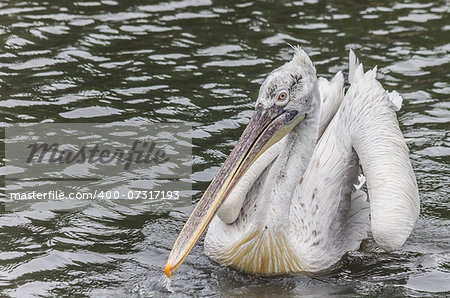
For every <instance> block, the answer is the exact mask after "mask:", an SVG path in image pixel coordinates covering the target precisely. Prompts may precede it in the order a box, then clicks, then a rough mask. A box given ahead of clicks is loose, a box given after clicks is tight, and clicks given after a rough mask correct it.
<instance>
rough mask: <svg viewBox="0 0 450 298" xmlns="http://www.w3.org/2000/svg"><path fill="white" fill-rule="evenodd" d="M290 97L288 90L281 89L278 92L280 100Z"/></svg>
mask: <svg viewBox="0 0 450 298" xmlns="http://www.w3.org/2000/svg"><path fill="white" fill-rule="evenodd" d="M287 97H288V94H287V92H286V91H281V92H280V93H279V94H278V100H280V101H282V100H286V98H287Z"/></svg>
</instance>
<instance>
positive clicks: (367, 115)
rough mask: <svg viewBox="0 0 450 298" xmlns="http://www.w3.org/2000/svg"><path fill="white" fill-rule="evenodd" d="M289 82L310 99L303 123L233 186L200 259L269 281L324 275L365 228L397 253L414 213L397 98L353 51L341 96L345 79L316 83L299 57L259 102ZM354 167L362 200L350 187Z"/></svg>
mask: <svg viewBox="0 0 450 298" xmlns="http://www.w3.org/2000/svg"><path fill="white" fill-rule="evenodd" d="M292 74H295V75H297V76H301V77H302V78H303V79H302V80H303V81H304V82H303V81H302V84H303V90H301V92H303V93H301V92H300V91H296V92H297V93H298V94H297V96H299V97H300V96H303V97H305V98H306V101H307V102H308V98H307V97H308V96H310V99H311V100H312V102H309V103H308V104H309V105H310V106H308V107H305V109H307V117H306V118H305V120H304V121H303V122H301V123H300V124H298V125H297V126H296V127H295V128H294V129H293V130H292V131H291V132H290V133H289V134H288V135H286V136H285V137H284V138H283V139H282V140H281V141H279V142H278V143H276V144H275V145H273V146H272V147H270V148H269V149H268V150H267V151H266V152H264V153H263V154H262V155H261V156H260V157H259V158H258V159H257V160H256V162H254V163H253V164H252V166H251V167H250V168H249V170H248V171H247V172H246V173H245V174H244V176H243V177H242V178H241V179H240V181H239V182H238V184H237V185H236V187H235V188H234V189H233V191H232V192H231V193H230V195H229V196H228V198H227V199H226V200H225V202H224V203H223V205H222V207H221V208H220V209H219V212H218V216H216V217H214V219H213V220H212V222H211V224H210V226H209V230H208V232H207V235H206V238H205V252H206V253H207V254H208V255H209V256H210V257H211V258H213V259H215V260H217V261H218V262H220V263H223V264H225V265H230V266H233V267H236V268H237V269H239V270H242V271H246V272H252V273H257V274H274V273H284V272H297V271H313V272H314V271H319V270H323V269H326V268H328V267H330V266H332V265H333V264H335V263H336V262H338V261H339V259H340V258H341V257H342V255H343V254H344V253H345V252H347V251H350V250H355V249H357V248H358V247H359V245H360V242H361V240H362V239H363V238H365V237H367V232H368V230H369V227H370V228H371V230H372V234H373V237H374V239H375V241H376V242H377V243H378V245H380V246H381V247H382V248H384V249H386V250H392V249H398V248H399V247H401V246H402V245H403V243H404V242H405V240H406V239H407V237H408V236H409V234H410V233H411V230H412V228H413V226H414V223H415V222H416V220H417V217H418V214H419V197H418V190H417V184H416V180H415V176H414V172H413V169H412V166H411V163H410V161H409V157H408V148H407V146H406V144H405V141H404V139H403V136H402V133H401V131H400V129H399V126H398V122H397V119H396V115H395V112H394V110H398V109H400V107H401V102H402V99H401V97H400V95H399V94H398V93H397V92H395V91H394V92H390V93H388V92H386V91H385V90H384V89H383V88H382V86H381V85H380V83H379V82H378V81H377V80H376V68H374V69H372V70H370V71H368V72H366V73H364V70H363V66H362V64H359V61H358V59H357V58H356V56H355V55H354V53H353V51H350V56H349V82H350V83H351V85H350V87H349V89H348V91H347V92H346V94H345V97H344V86H343V85H344V78H343V75H342V73H340V72H339V73H337V74H336V76H335V77H334V78H333V79H332V80H331V81H330V82H328V81H327V80H326V79H323V78H319V79H318V80H316V78H315V69H314V67H313V66H312V63H311V62H310V60H309V57H308V56H307V55H306V53H304V52H303V51H302V50H300V49H296V54H295V56H294V59H293V60H292V61H291V62H289V63H287V64H286V65H284V66H282V67H280V68H279V69H277V70H276V71H274V72H272V74H271V75H270V76H269V77H268V79H267V80H266V81H265V82H264V83H263V85H262V87H261V90H260V94H259V98H258V102H260V103H262V104H263V105H265V106H269V105H270V102H267V99H266V98H267V97H266V96H265V94H266V90H268V89H270V88H271V86H272V85H275V86H278V85H280V84H283V83H284V80H288V79H286V78H289V76H292ZM319 93H320V99H319V98H318V97H319ZM291 96H294V95H291ZM359 163H361V166H362V170H363V173H364V175H365V176H366V179H367V189H368V193H369V201H368V200H367V196H366V194H365V193H364V192H363V191H361V190H359V189H357V188H355V186H354V185H355V184H358V175H359V174H360V167H359ZM369 202H370V204H369ZM369 205H370V214H371V215H370V216H371V222H370V223H369Z"/></svg>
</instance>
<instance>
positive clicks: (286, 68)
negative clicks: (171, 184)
mask: <svg viewBox="0 0 450 298" xmlns="http://www.w3.org/2000/svg"><path fill="white" fill-rule="evenodd" d="M319 104H320V98H319V92H318V87H317V77H316V70H315V68H314V66H313V64H312V62H311V60H310V59H309V57H308V55H307V54H306V53H305V52H304V51H303V50H301V49H300V48H295V55H294V57H293V59H292V60H291V61H290V62H287V63H286V64H284V65H282V66H281V67H279V68H277V69H275V70H274V71H272V72H271V73H270V74H269V76H268V77H267V78H266V80H265V81H264V82H263V84H262V85H261V88H260V90H259V94H258V99H257V101H256V108H255V112H254V114H253V116H252V118H251V119H250V122H249V124H248V125H247V127H246V129H245V130H244V132H243V134H242V136H241V138H240V139H239V142H238V144H237V145H236V147H235V148H234V149H233V151H232V152H231V154H230V155H229V156H228V158H227V160H226V161H225V163H224V164H223V166H222V168H221V169H220V170H219V172H218V173H217V175H216V176H215V178H214V179H213V181H212V182H211V184H210V185H209V187H208V189H207V190H206V191H205V193H204V194H203V196H202V198H201V199H200V201H199V202H198V204H197V206H196V207H195V209H194V210H193V212H192V214H191V216H190V217H189V219H188V220H187V222H186V224H185V225H184V228H183V229H182V231H181V233H180V235H179V236H178V238H177V240H176V241H175V244H174V246H173V248H172V251H171V253H170V256H169V259H168V261H167V264H166V266H165V268H164V272H165V273H166V275H167V276H171V275H172V274H173V272H174V271H175V270H176V269H177V268H178V267H179V266H180V265H181V263H182V262H183V261H184V259H185V258H186V256H187V255H188V254H189V252H190V251H191V249H192V247H193V246H194V245H195V243H196V242H197V241H198V240H199V238H200V237H201V236H202V235H203V233H204V232H205V231H206V229H207V228H208V225H209V224H210V222H211V220H212V219H213V217H214V216H215V215H216V214H217V212H218V210H219V208H220V207H221V205H222V204H223V202H224V201H225V200H226V199H227V197H228V195H229V194H230V192H231V191H232V190H233V188H234V187H235V186H236V184H237V183H238V182H239V180H240V179H241V178H242V176H243V175H244V174H245V173H246V171H247V170H248V169H249V168H250V166H251V165H252V164H253V163H254V162H255V161H256V160H257V159H258V158H259V157H260V156H261V154H263V153H264V152H265V151H266V150H267V149H269V148H270V147H271V146H272V145H273V144H275V143H277V142H278V141H279V140H281V139H282V138H283V137H285V136H286V135H287V134H288V133H290V132H291V131H292V130H293V129H294V128H295V127H296V126H297V125H298V124H299V123H300V122H301V121H303V120H304V119H305V118H306V117H308V114H309V113H311V112H312V111H313V110H314V109H316V108H317V106H318V105H319Z"/></svg>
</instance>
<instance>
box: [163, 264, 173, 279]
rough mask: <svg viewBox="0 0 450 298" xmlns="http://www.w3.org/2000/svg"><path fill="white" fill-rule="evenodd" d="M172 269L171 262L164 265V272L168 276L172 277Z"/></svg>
mask: <svg viewBox="0 0 450 298" xmlns="http://www.w3.org/2000/svg"><path fill="white" fill-rule="evenodd" d="M171 269H172V266H170V264H169V263H167V264H166V266H164V273H165V274H166V276H167V277H171V276H172V275H173V274H172V272H171Z"/></svg>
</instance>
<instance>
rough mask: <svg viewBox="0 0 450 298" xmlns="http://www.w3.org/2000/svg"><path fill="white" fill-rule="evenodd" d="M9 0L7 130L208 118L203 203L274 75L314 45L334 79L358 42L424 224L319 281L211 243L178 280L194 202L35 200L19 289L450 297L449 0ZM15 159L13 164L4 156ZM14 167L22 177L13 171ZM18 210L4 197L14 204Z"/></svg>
mask: <svg viewBox="0 0 450 298" xmlns="http://www.w3.org/2000/svg"><path fill="white" fill-rule="evenodd" d="M362 2H363V1H354V2H352V1H336V2H335V3H334V2H333V3H331V2H330V1H315V0H307V1H294V2H291V1H283V2H282V1H267V2H262V1H249V2H237V1H228V2H225V1H213V0H184V1H171V2H157V1H113V0H108V1H106V0H105V1H64V0H58V1H55V0H52V1H36V2H31V1H1V2H0V41H1V42H0V115H1V118H0V126H1V127H8V126H9V125H11V124H12V123H16V122H42V121H54V122H63V123H78V122H102V123H110V122H123V123H128V122H130V121H131V122H133V121H134V122H136V121H137V122H179V121H181V122H184V123H187V124H189V125H193V126H194V128H195V134H194V138H193V142H194V144H195V147H194V149H193V153H194V168H193V172H194V173H193V175H192V181H193V186H192V187H193V189H194V195H193V201H194V202H196V201H197V200H198V199H199V197H200V195H201V193H202V191H204V190H205V188H206V187H207V185H208V182H209V181H210V179H212V177H213V175H214V173H215V172H216V171H217V170H218V167H219V166H220V165H221V163H222V162H223V161H224V159H225V157H226V155H227V154H228V153H229V152H230V150H231V148H232V147H233V145H234V144H235V141H236V140H237V139H238V137H239V135H240V133H241V132H242V130H243V128H244V126H245V124H246V123H247V122H248V120H249V117H250V116H251V114H252V109H253V103H254V100H255V99H256V95H257V90H258V88H259V85H260V84H261V82H262V81H263V79H264V78H265V76H266V75H267V74H268V73H269V72H270V71H271V70H272V69H274V68H275V67H277V66H279V65H280V64H282V63H283V62H285V61H287V60H289V59H290V57H291V55H292V51H291V49H290V47H289V46H288V45H287V43H290V44H293V45H295V44H299V45H301V46H302V47H304V48H305V49H306V51H307V52H308V53H309V55H310V56H311V59H312V60H313V61H314V63H315V65H316V68H317V71H318V74H319V75H320V76H324V77H327V78H329V77H331V76H332V75H333V74H334V73H335V72H337V71H339V70H343V71H344V73H346V70H347V58H346V57H347V55H348V49H349V48H353V49H355V51H356V54H357V55H358V56H359V58H360V59H361V60H362V61H363V62H364V64H365V65H366V67H373V66H375V65H378V69H379V80H380V81H381V82H382V84H383V85H384V86H385V88H386V89H388V90H392V89H396V90H397V91H399V92H400V93H401V94H402V96H403V97H404V99H405V101H404V107H403V109H402V110H401V111H400V112H399V113H398V118H399V121H400V125H401V129H402V131H403V133H404V135H405V137H406V139H407V143H408V146H409V147H410V150H411V159H412V163H413V166H414V168H415V171H416V175H417V179H418V184H419V190H420V197H421V204H422V205H421V206H422V210H421V216H420V219H419V221H418V223H417V225H416V228H415V230H414V231H413V233H412V235H411V237H410V238H409V240H408V241H407V242H406V244H405V246H404V248H403V249H402V250H401V251H396V252H393V253H384V252H382V251H380V250H379V249H377V248H376V246H375V245H374V243H373V241H372V240H371V239H368V240H367V241H365V242H364V243H363V247H362V248H361V250H360V251H357V252H354V253H351V254H349V255H348V256H345V257H344V259H343V260H342V264H341V266H340V267H339V268H338V269H336V270H334V271H332V272H331V273H328V274H326V275H322V276H319V277H314V278H312V277H306V276H297V277H276V278H260V277H254V276H247V275H244V274H241V273H238V272H236V271H234V270H231V269H228V268H223V267H220V266H218V265H217V264H215V263H213V262H211V261H210V260H209V259H208V258H206V257H205V255H204V254H203V252H202V246H201V245H197V246H196V247H195V248H194V250H193V252H192V253H191V254H190V256H189V257H188V258H187V259H186V262H185V263H184V265H183V266H182V267H181V268H180V269H179V270H178V271H177V272H176V274H175V276H174V277H173V278H172V280H171V285H170V287H165V286H164V285H163V282H162V281H163V279H161V277H162V273H163V271H162V267H163V266H164V264H165V261H166V258H167V256H168V253H169V250H170V248H171V245H172V244H173V242H174V240H175V238H176V235H177V233H178V231H179V230H180V228H181V227H182V225H183V223H184V221H185V220H186V218H187V216H188V215H189V213H190V211H191V210H192V201H191V200H185V201H178V202H158V201H156V202H151V203H145V204H144V203H135V204H131V205H130V204H128V205H123V204H120V203H118V202H104V201H102V202H97V201H90V202H62V203H61V202H59V203H58V202H42V201H40V202H30V203H28V205H26V206H27V208H22V209H20V210H14V208H11V206H14V205H10V204H11V203H10V202H9V201H6V202H5V206H6V209H7V210H8V209H12V210H10V211H12V212H5V213H4V214H3V215H2V217H0V225H1V227H0V239H1V241H0V270H1V272H0V289H1V291H2V294H3V295H12V296H25V295H36V296H39V295H43V296H48V295H51V296H60V295H76V294H82V295H87V296H112V295H118V296H130V295H131V296H156V297H157V296H165V295H168V296H170V295H175V296H191V295H195V296H213V295H220V296H239V295H244V296H247V297H261V296H266V297H272V296H274V295H280V296H291V295H292V296H301V295H312V296H324V295H332V296H337V295H343V296H351V295H360V294H362V295H364V294H369V295H380V294H382V295H392V296H398V295H417V296H420V295H443V294H444V293H445V292H447V294H448V293H449V292H448V291H450V283H449V280H450V249H449V248H450V245H449V241H450V232H449V230H450V224H449V218H450V212H449V172H450V166H449V160H450V158H449V156H450V148H449V146H450V139H449V122H450V111H449V110H450V101H449V94H450V84H449V82H450V79H449V68H450V38H449V37H450V32H449V31H450V18H449V4H448V2H447V1H404V2H397V1H365V2H364V3H362ZM2 158H4V157H2ZM0 171H2V172H3V173H1V174H5V172H6V174H7V169H6V168H0ZM3 201H4V200H3Z"/></svg>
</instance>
